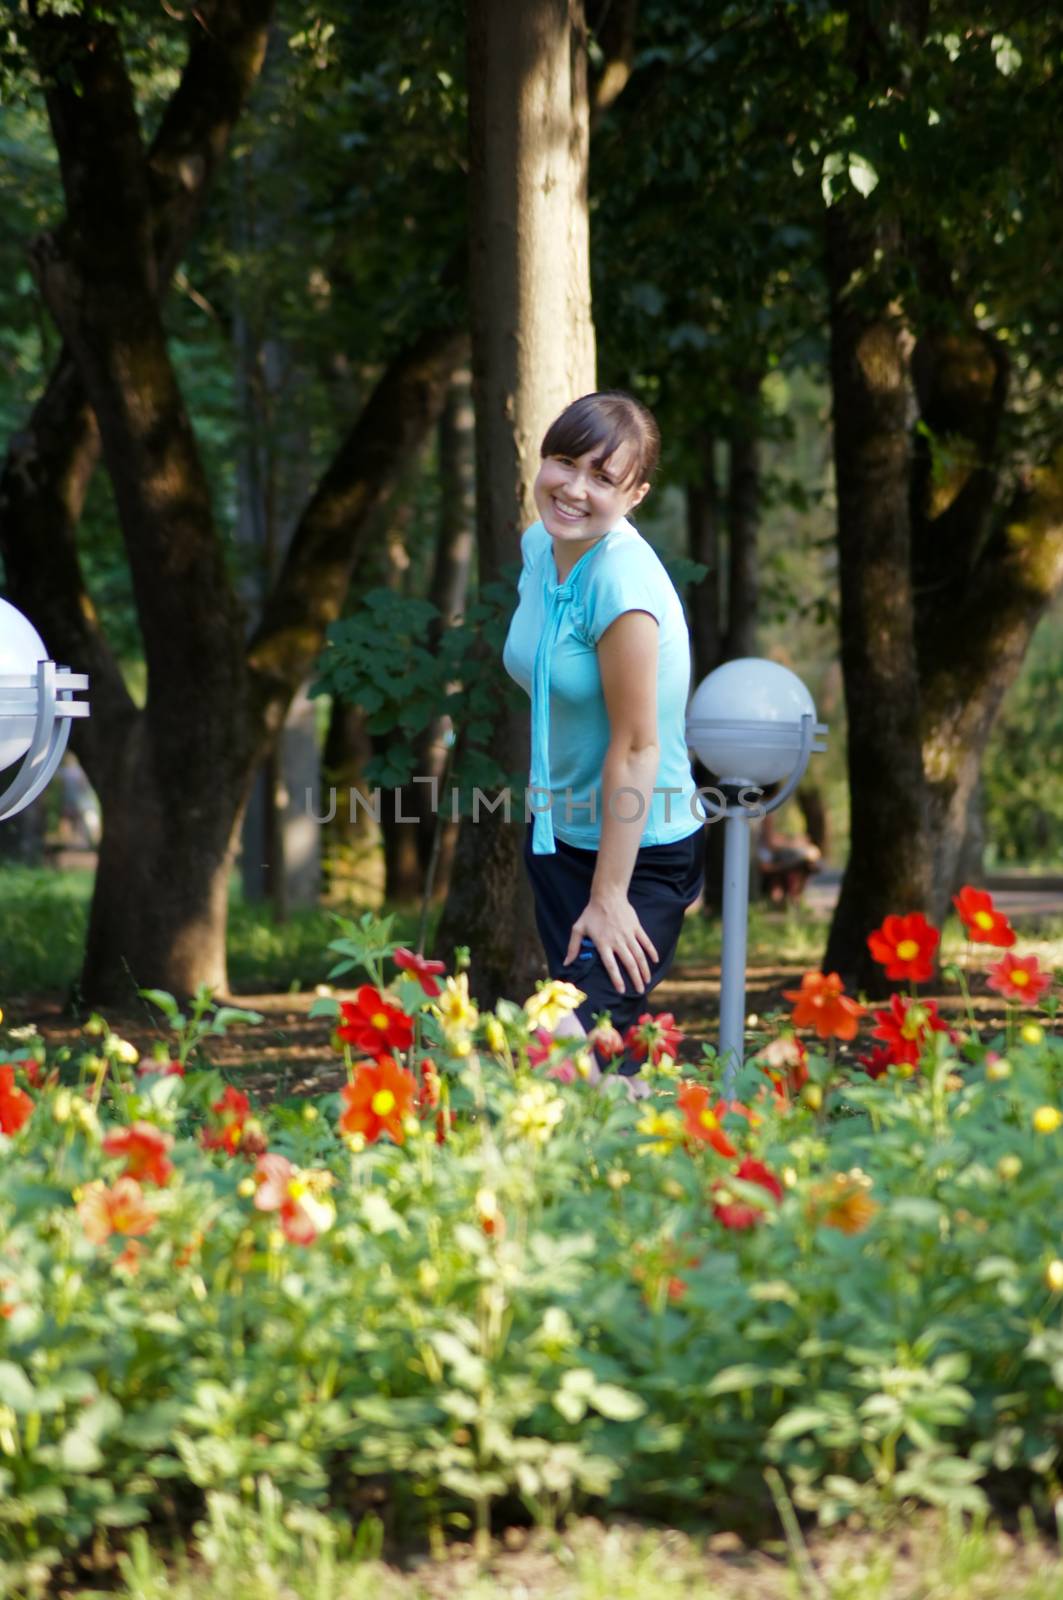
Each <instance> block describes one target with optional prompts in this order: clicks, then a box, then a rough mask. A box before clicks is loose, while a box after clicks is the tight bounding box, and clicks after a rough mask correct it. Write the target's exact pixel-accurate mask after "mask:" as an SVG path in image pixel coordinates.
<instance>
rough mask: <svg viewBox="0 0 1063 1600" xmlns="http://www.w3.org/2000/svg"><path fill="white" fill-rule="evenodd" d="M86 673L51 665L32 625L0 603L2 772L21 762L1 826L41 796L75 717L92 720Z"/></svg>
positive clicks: (0, 801) (0, 809)
mask: <svg viewBox="0 0 1063 1600" xmlns="http://www.w3.org/2000/svg"><path fill="white" fill-rule="evenodd" d="M88 686H89V680H88V678H87V677H86V676H85V674H84V673H83V672H71V671H70V670H69V668H68V667H57V666H56V664H55V662H54V661H49V660H48V652H47V650H46V649H45V647H44V642H43V640H42V639H41V636H40V634H39V633H38V632H37V630H36V628H35V627H34V626H33V625H32V623H30V622H28V621H27V619H26V618H25V617H24V616H23V615H22V612H21V611H17V610H16V609H15V607H14V606H13V605H11V604H10V603H9V602H8V601H7V600H0V772H2V771H3V770H4V769H5V768H6V767H11V766H13V765H14V764H15V762H16V761H21V763H22V765H21V766H20V767H19V770H18V772H17V773H16V774H15V777H14V778H13V779H12V781H11V782H10V783H9V784H8V786H7V788H6V789H4V790H2V791H0V822H6V821H7V820H8V818H9V817H14V816H17V815H18V813H19V812H20V811H23V810H24V809H25V808H26V806H28V805H30V804H31V803H32V802H33V801H34V800H36V799H37V796H38V795H39V794H41V792H42V791H43V789H44V788H45V785H46V784H47V783H48V782H49V781H50V779H51V778H52V776H53V775H54V773H55V769H56V767H58V765H59V763H60V761H61V760H62V757H63V752H64V750H65V749H66V747H67V741H68V740H69V738H70V722H71V718H72V717H87V716H88V714H89V703H88V701H87V700H75V699H74V695H75V693H76V692H77V691H79V690H83V689H87V688H88Z"/></svg>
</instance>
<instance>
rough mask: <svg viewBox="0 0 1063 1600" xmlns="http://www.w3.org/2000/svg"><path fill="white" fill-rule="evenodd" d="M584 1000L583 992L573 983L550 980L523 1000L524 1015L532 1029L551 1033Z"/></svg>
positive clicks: (558, 979)
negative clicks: (540, 1029)
mask: <svg viewBox="0 0 1063 1600" xmlns="http://www.w3.org/2000/svg"><path fill="white" fill-rule="evenodd" d="M586 998H587V996H586V995H585V994H584V992H583V990H582V989H577V988H576V985H575V984H574V983H565V982H564V981H563V980H562V979H560V978H551V979H550V981H549V982H548V983H544V984H541V985H540V986H539V988H538V989H536V991H535V993H534V994H533V995H531V996H530V997H529V998H528V999H527V1000H525V1002H524V1015H525V1016H526V1017H527V1019H528V1021H529V1022H530V1023H531V1025H532V1027H533V1028H545V1029H546V1030H547V1032H548V1033H553V1031H554V1029H555V1028H556V1027H557V1025H558V1023H559V1022H560V1021H561V1018H562V1017H567V1016H568V1014H569V1012H570V1011H575V1009H576V1007H577V1006H578V1005H582V1003H583V1001H584V1000H586Z"/></svg>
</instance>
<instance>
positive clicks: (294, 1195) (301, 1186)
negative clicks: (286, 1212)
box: [288, 1178, 306, 1200]
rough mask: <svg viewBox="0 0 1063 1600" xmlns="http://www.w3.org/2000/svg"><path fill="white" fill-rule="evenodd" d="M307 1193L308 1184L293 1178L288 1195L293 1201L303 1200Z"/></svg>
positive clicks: (300, 1179)
mask: <svg viewBox="0 0 1063 1600" xmlns="http://www.w3.org/2000/svg"><path fill="white" fill-rule="evenodd" d="M305 1193H306V1184H305V1183H304V1182H303V1180H302V1178H292V1179H291V1180H290V1181H289V1184H288V1194H289V1196H290V1197H291V1199H293V1200H301V1199H302V1198H303V1195H304V1194H305Z"/></svg>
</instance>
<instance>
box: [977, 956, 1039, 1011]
mask: <svg viewBox="0 0 1063 1600" xmlns="http://www.w3.org/2000/svg"><path fill="white" fill-rule="evenodd" d="M987 981H988V984H989V987H990V989H993V990H995V992H996V993H997V994H1002V995H1004V996H1006V998H1007V999H1009V1000H1022V1001H1024V1002H1025V1004H1026V1005H1028V1006H1035V1005H1038V1004H1039V1002H1040V1001H1041V998H1042V997H1043V996H1044V995H1046V994H1047V993H1048V991H1049V989H1051V987H1052V974H1051V973H1050V972H1042V971H1041V964H1040V962H1039V961H1038V959H1037V957H1036V956H1013V955H1011V954H1010V952H1009V953H1008V955H1006V956H1002V957H1001V959H1000V960H999V961H998V962H996V964H995V965H994V966H992V967H990V969H989V978H988V980H987Z"/></svg>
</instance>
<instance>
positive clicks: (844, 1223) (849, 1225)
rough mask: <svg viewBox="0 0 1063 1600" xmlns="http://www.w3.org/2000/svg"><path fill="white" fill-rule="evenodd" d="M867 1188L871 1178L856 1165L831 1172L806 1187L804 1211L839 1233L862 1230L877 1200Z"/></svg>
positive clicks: (860, 1231) (868, 1221) (875, 1206)
mask: <svg viewBox="0 0 1063 1600" xmlns="http://www.w3.org/2000/svg"><path fill="white" fill-rule="evenodd" d="M870 1188H871V1179H870V1178H869V1177H868V1176H867V1174H866V1173H863V1172H861V1171H860V1170H859V1168H856V1167H854V1168H853V1170H852V1171H851V1172H835V1173H833V1174H832V1175H831V1177H829V1178H827V1179H826V1180H825V1181H824V1182H823V1183H817V1184H813V1186H812V1188H811V1189H810V1190H809V1194H808V1206H807V1210H808V1215H809V1217H810V1218H811V1220H812V1221H813V1222H815V1223H819V1224H821V1225H822V1226H823V1227H826V1228H837V1229H838V1230H839V1232H840V1233H863V1231H864V1229H865V1228H866V1227H867V1226H868V1225H869V1223H870V1222H871V1220H872V1218H873V1217H874V1216H875V1214H876V1212H877V1211H878V1209H879V1204H878V1201H877V1200H872V1198H871V1196H870V1195H869V1194H868V1190H869V1189H870Z"/></svg>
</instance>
